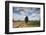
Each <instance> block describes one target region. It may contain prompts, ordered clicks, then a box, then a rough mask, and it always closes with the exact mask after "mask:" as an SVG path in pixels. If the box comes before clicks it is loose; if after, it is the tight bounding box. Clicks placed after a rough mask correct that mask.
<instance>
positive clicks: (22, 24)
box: [13, 21, 40, 28]
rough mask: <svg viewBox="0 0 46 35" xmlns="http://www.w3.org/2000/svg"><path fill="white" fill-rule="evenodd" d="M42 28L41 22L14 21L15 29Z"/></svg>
mask: <svg viewBox="0 0 46 35" xmlns="http://www.w3.org/2000/svg"><path fill="white" fill-rule="evenodd" d="M25 27H40V21H28V23H25V22H24V21H13V28H25Z"/></svg>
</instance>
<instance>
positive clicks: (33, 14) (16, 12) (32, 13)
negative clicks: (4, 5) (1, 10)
mask: <svg viewBox="0 0 46 35" xmlns="http://www.w3.org/2000/svg"><path fill="white" fill-rule="evenodd" d="M26 16H28V19H29V20H39V19H40V8H35V7H13V19H14V20H24V19H25V17H26Z"/></svg>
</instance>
